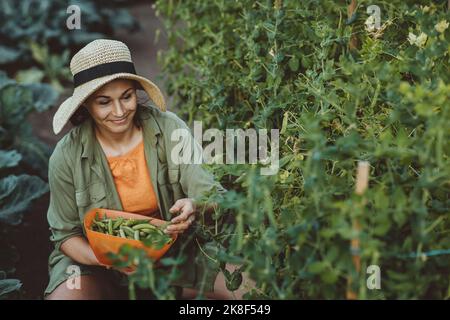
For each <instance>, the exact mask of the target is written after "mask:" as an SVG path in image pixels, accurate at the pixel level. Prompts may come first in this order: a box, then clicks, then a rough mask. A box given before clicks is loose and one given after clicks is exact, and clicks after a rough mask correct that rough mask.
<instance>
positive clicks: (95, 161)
mask: <svg viewBox="0 0 450 320" xmlns="http://www.w3.org/2000/svg"><path fill="white" fill-rule="evenodd" d="M142 115H143V118H144V119H143V121H142V129H143V139H144V150H145V158H146V162H147V166H148V170H149V173H150V177H151V182H152V185H153V189H154V190H155V193H156V196H157V200H158V207H159V210H160V213H161V216H162V218H163V219H165V220H170V219H171V217H172V215H171V214H170V213H169V209H170V208H171V207H172V206H173V204H174V203H175V201H176V200H178V199H181V198H193V199H199V198H200V197H201V196H202V195H204V193H205V192H208V191H211V190H214V189H215V190H216V191H217V192H223V191H224V189H223V188H222V187H221V186H220V184H218V183H217V182H215V181H214V179H213V177H212V175H211V174H210V173H209V172H207V171H206V170H204V169H203V168H202V166H201V165H199V164H177V163H174V162H173V161H172V157H171V153H172V151H173V150H174V148H178V147H177V146H176V145H178V146H179V141H172V140H171V135H172V132H173V131H174V130H176V129H187V130H189V128H188V127H187V126H186V124H185V123H184V122H183V121H182V120H181V119H180V118H178V117H177V116H176V115H175V114H173V113H171V112H168V111H167V112H162V111H159V110H157V109H156V108H152V107H149V108H146V109H145V110H144V111H143V113H142ZM94 129H95V128H94V122H93V120H92V119H88V120H86V121H85V122H84V123H82V124H81V125H79V126H78V127H75V128H73V129H72V130H71V131H70V132H69V133H67V134H66V135H65V136H64V137H63V138H62V139H61V140H60V141H59V142H58V144H57V145H56V147H55V149H54V151H53V154H52V155H51V157H50V160H49V177H48V178H49V187H50V205H49V208H48V212H47V218H48V223H49V225H50V230H51V232H52V235H51V238H50V239H51V240H52V241H53V242H54V244H55V250H54V251H53V253H52V254H51V255H50V259H49V271H50V283H49V286H48V287H47V290H46V293H49V292H51V291H52V290H53V289H54V288H55V287H56V286H57V285H58V284H60V283H62V282H63V281H64V280H65V279H66V277H65V271H64V270H62V268H65V267H66V266H67V264H69V263H71V262H72V261H65V262H61V260H64V259H66V260H67V259H68V257H66V256H64V254H63V253H62V252H61V251H60V250H59V248H60V246H61V244H62V243H63V242H64V241H65V240H67V239H69V238H71V237H74V236H85V230H84V226H83V218H84V215H85V214H86V213H87V212H88V211H89V210H90V209H92V208H106V209H113V210H123V208H122V204H121V201H120V198H119V195H118V193H117V190H116V187H115V184H114V179H113V176H112V174H111V170H110V168H109V165H108V162H107V159H106V155H105V154H104V152H103V149H102V148H101V146H100V144H99V143H98V141H97V139H96V136H95V131H94ZM177 150H178V149H177ZM192 157H194V153H192ZM189 233H191V235H190V236H189ZM195 240H196V239H195V234H194V236H192V231H191V230H190V231H189V232H186V233H185V234H183V235H182V236H181V237H179V239H178V240H177V241H176V243H175V244H174V246H173V247H172V248H171V249H170V250H169V252H171V251H173V252H178V251H179V250H181V249H180V248H181V247H182V248H183V249H182V250H184V251H185V253H186V254H187V256H188V260H191V261H186V263H185V265H184V266H183V269H184V271H185V272H184V273H185V274H184V275H183V276H182V279H183V280H182V281H181V283H184V284H186V286H192V287H198V286H199V285H200V284H199V283H198V281H199V279H202V278H203V279H205V277H206V279H208V276H206V275H205V273H208V272H209V271H208V270H207V268H208V265H209V266H210V267H212V265H211V264H210V263H209V262H207V261H206V260H202V258H201V257H199V256H200V255H202V254H201V253H200V252H201V251H202V250H199V249H200V248H198V243H199V242H198V241H195ZM183 242H185V243H183ZM186 242H189V245H187V246H186ZM176 244H178V246H177V245H176ZM181 245H182V246H181ZM177 250H178V251H177ZM169 252H168V253H169ZM210 255H211V252H209V254H208V256H210ZM58 265H59V266H58ZM205 267H206V269H205ZM214 268H215V267H214ZM214 268H213V269H214ZM209 273H210V276H209V277H210V278H209V280H208V281H210V282H211V281H213V278H211V277H214V272H209ZM203 285H205V284H203ZM205 288H206V289H207V290H211V283H209V284H206V287H205Z"/></svg>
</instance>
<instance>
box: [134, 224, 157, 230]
mask: <svg viewBox="0 0 450 320" xmlns="http://www.w3.org/2000/svg"><path fill="white" fill-rule="evenodd" d="M132 228H133V230H141V229H157V228H156V227H155V226H154V225H152V224H150V223H141V224H137V225H135V226H133V227H132Z"/></svg>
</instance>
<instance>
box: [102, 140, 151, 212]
mask: <svg viewBox="0 0 450 320" xmlns="http://www.w3.org/2000/svg"><path fill="white" fill-rule="evenodd" d="M106 159H107V160H108V163H109V167H110V169H111V172H112V176H113V178H114V184H115V185H116V189H117V192H118V194H119V198H120V201H121V202H122V207H123V210H124V211H127V212H133V213H138V214H143V215H152V216H153V215H155V214H157V211H158V200H157V198H156V194H155V191H154V190H153V185H152V182H151V179H150V173H149V171H148V167H147V162H146V160H145V153H144V141H141V143H139V144H138V145H137V146H136V147H134V148H133V149H132V150H130V151H128V152H127V153H126V154H124V155H121V156H114V157H113V156H111V157H107V158H106Z"/></svg>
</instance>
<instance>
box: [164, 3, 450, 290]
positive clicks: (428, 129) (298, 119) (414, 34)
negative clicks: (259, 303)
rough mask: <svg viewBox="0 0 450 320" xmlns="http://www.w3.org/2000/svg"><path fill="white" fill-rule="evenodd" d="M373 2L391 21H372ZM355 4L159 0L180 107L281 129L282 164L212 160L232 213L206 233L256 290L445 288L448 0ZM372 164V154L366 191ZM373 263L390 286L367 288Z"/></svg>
mask: <svg viewBox="0 0 450 320" xmlns="http://www.w3.org/2000/svg"><path fill="white" fill-rule="evenodd" d="M374 4H376V5H377V6H378V7H379V8H380V19H381V21H379V22H380V25H379V28H375V27H374V26H373V21H372V22H371V20H369V21H368V19H373V17H371V15H370V14H368V13H367V8H368V7H369V6H370V5H374ZM350 7H351V8H349V3H346V2H344V1H314V0H310V1H294V0H283V1H282V0H275V1H270V0H268V1H219V0H217V1H176V0H174V1H157V2H156V10H157V15H158V16H160V17H161V19H162V20H163V22H164V25H165V31H166V32H167V34H168V39H169V48H168V50H166V51H164V52H161V53H160V54H159V58H160V62H161V63H162V65H163V67H164V71H163V72H164V74H165V75H166V80H167V84H168V85H167V90H168V93H169V94H170V95H173V96H174V103H173V105H172V108H173V109H179V110H180V112H181V113H182V114H183V115H184V116H185V117H186V119H188V120H189V121H193V120H201V121H203V123H204V124H207V125H208V126H210V127H214V128H219V129H225V128H256V129H273V128H276V129H279V130H280V158H281V159H280V170H279V172H278V174H276V175H273V176H261V175H260V174H259V170H258V167H259V165H220V166H219V165H211V166H210V167H209V169H210V170H212V171H213V172H214V173H215V174H216V176H217V177H218V178H220V179H221V182H222V184H223V185H224V186H225V187H226V188H227V189H228V190H229V191H228V193H227V194H226V195H224V196H223V197H220V198H216V199H215V200H216V201H218V202H219V204H220V208H221V209H220V212H218V213H217V214H216V215H215V216H217V217H220V216H221V215H224V214H227V215H229V216H230V217H231V218H232V219H231V223H230V224H229V225H226V226H225V225H224V226H223V228H222V229H220V230H217V229H214V228H212V229H211V230H207V231H205V234H207V235H208V237H209V238H210V241H211V242H212V243H213V244H214V245H213V246H214V247H215V248H216V249H217V250H216V251H217V255H216V257H217V259H219V260H220V262H221V263H224V262H232V263H235V264H240V265H241V266H242V268H241V271H247V272H248V273H249V274H250V275H251V277H252V278H253V279H254V280H255V281H256V288H255V289H254V290H252V291H251V292H249V293H248V294H247V297H259V298H268V299H313V298H314V299H315V298H319V299H331V298H335V299H343V298H346V297H347V295H346V294H347V291H348V286H349V279H351V281H350V282H351V286H352V290H353V291H354V292H355V293H356V296H357V297H358V298H360V299H416V298H437V299H446V298H447V299H448V298H450V282H449V279H450V276H449V275H450V274H449V268H448V266H449V263H450V259H449V257H450V255H449V253H450V251H449V249H450V247H449V243H450V233H449V227H450V222H449V219H448V216H449V212H450V210H449V207H450V202H449V197H448V195H449V193H450V163H449V149H450V146H449V143H448V141H450V139H449V138H450V137H449V135H450V131H449V130H448V124H449V123H450V119H449V118H450V112H449V107H450V104H449V103H448V101H449V92H450V85H449V80H450V79H449V76H450V73H449V53H450V52H449V49H448V48H449V44H450V29H449V27H448V25H449V22H450V14H449V11H448V7H447V1H414V3H412V2H411V1H409V2H404V1H397V0H394V1H377V2H376V3H375V2H372V1H352V2H351V6H350ZM349 9H350V10H349ZM349 13H350V14H349ZM180 26H181V27H180ZM359 161H367V162H368V163H369V165H370V167H369V181H368V188H367V190H366V192H365V193H364V194H361V195H358V194H355V183H356V182H355V175H356V167H357V163H358V162H359ZM354 221H358V222H359V228H355V227H354ZM355 238H357V239H358V240H359V251H358V253H357V255H358V257H359V258H360V264H361V265H360V270H357V269H356V268H355V265H354V263H353V258H354V256H355V254H356V253H355V252H352V250H351V248H350V247H351V241H352V239H355ZM373 265H376V266H379V268H380V270H381V289H378V290H371V289H369V288H368V287H367V286H366V280H367V274H366V270H367V268H368V267H369V266H373Z"/></svg>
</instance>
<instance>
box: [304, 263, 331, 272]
mask: <svg viewBox="0 0 450 320" xmlns="http://www.w3.org/2000/svg"><path fill="white" fill-rule="evenodd" d="M326 268H327V264H326V263H325V262H323V261H316V262H313V263H311V264H310V265H309V266H308V271H309V272H311V273H314V274H317V273H321V272H322V271H324V270H325V269H326Z"/></svg>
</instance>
